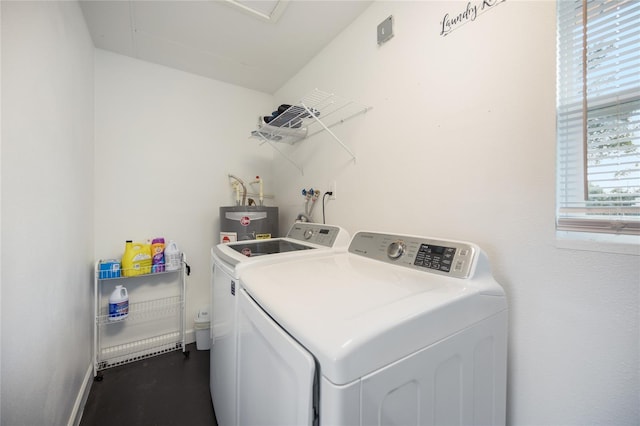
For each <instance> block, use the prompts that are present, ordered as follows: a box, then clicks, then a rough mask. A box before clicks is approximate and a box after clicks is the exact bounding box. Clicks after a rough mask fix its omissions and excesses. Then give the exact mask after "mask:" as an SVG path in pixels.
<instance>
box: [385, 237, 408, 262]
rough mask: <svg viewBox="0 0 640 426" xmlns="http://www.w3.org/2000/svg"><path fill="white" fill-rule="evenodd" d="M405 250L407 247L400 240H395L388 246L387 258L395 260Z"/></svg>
mask: <svg viewBox="0 0 640 426" xmlns="http://www.w3.org/2000/svg"><path fill="white" fill-rule="evenodd" d="M406 249H407V245H406V244H405V243H404V241H402V240H397V241H394V242H392V243H391V244H389V246H388V247H387V256H389V257H390V258H391V259H397V258H399V257H400V256H402V255H403V254H404V252H405V250H406Z"/></svg>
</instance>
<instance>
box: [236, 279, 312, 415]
mask: <svg viewBox="0 0 640 426" xmlns="http://www.w3.org/2000/svg"><path fill="white" fill-rule="evenodd" d="M238 308H239V323H238V325H239V332H240V336H239V345H238V424H240V425H313V424H314V421H315V420H316V419H317V416H316V414H315V412H316V410H315V408H314V404H313V394H314V391H313V386H314V377H315V362H314V359H313V357H312V356H311V354H309V352H307V351H306V350H305V349H304V348H303V347H302V346H300V345H299V344H298V343H297V342H296V341H295V340H293V339H292V338H291V337H290V336H289V335H288V334H287V333H286V332H285V331H284V330H282V329H281V328H280V326H279V325H278V324H276V323H275V322H274V321H273V320H272V319H271V318H270V317H269V316H268V315H267V314H266V313H265V312H264V311H263V310H262V309H261V308H260V307H259V306H258V305H257V304H256V303H255V302H254V301H253V300H252V299H251V298H250V297H249V296H248V294H247V293H246V291H245V290H244V289H242V290H241V291H240V292H239V300H238Z"/></svg>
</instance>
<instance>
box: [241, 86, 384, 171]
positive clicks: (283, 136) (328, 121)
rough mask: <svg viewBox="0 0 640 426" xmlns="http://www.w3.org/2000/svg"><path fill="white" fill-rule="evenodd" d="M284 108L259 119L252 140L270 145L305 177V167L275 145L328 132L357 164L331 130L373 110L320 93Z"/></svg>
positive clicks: (313, 93)
mask: <svg viewBox="0 0 640 426" xmlns="http://www.w3.org/2000/svg"><path fill="white" fill-rule="evenodd" d="M283 107H284V105H281V107H280V109H282V110H280V109H279V110H278V111H274V115H272V116H270V117H268V116H267V117H265V116H261V117H259V118H258V126H257V129H256V130H254V131H252V132H251V136H250V137H252V138H257V139H260V140H261V141H262V143H264V142H267V143H268V144H269V145H271V147H272V148H273V149H275V150H276V151H277V152H278V153H279V154H280V155H282V156H283V157H284V158H285V159H287V160H288V161H289V162H290V163H291V164H293V165H294V166H295V167H296V168H297V169H298V170H300V172H301V173H303V174H304V172H303V169H302V167H301V166H300V165H299V164H297V163H296V162H295V161H294V160H293V159H292V158H291V157H290V156H289V155H287V154H286V153H285V152H284V151H282V150H281V149H280V148H278V146H277V145H276V142H277V143H284V144H288V145H294V144H296V143H297V142H300V141H302V140H303V139H308V138H310V137H312V136H314V135H316V134H318V133H321V132H327V133H328V134H329V135H330V136H331V137H332V138H333V139H334V140H335V141H336V142H337V143H338V144H339V145H340V146H341V147H342V148H343V149H344V150H345V151H346V152H347V153H348V154H349V155H350V156H351V158H352V160H353V161H355V160H356V156H355V154H354V153H353V152H352V151H351V149H350V148H349V147H348V146H347V145H346V144H345V143H344V142H343V141H342V140H341V139H340V138H339V137H338V136H337V135H336V134H335V133H334V132H333V131H332V130H331V128H332V127H334V126H336V125H338V124H342V123H344V122H345V121H347V120H349V119H350V118H353V117H355V116H357V115H360V114H363V113H365V112H367V111H368V110H370V109H371V107H369V106H365V105H362V104H359V103H356V102H355V101H350V100H347V99H343V98H340V97H339V96H336V95H334V94H332V93H326V92H323V91H321V90H318V89H315V90H314V91H313V92H311V93H310V94H308V95H307V96H305V97H304V98H302V99H301V100H300V101H299V102H298V103H297V104H295V105H290V106H288V108H283Z"/></svg>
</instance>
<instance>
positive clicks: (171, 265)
mask: <svg viewBox="0 0 640 426" xmlns="http://www.w3.org/2000/svg"><path fill="white" fill-rule="evenodd" d="M164 262H165V268H166V270H167V271H177V270H178V269H180V265H181V263H182V257H181V256H180V250H179V249H178V245H177V244H176V243H175V242H174V241H173V240H170V241H169V244H167V246H166V247H165V248H164Z"/></svg>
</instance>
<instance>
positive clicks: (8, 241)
mask: <svg viewBox="0 0 640 426" xmlns="http://www.w3.org/2000/svg"><path fill="white" fill-rule="evenodd" d="M1 7H2V230H1V232H2V259H1V264H2V365H1V370H2V384H1V394H2V418H1V423H2V425H18V424H22V425H51V424H56V425H60V424H66V423H67V422H68V421H69V419H72V418H73V417H74V412H73V410H74V408H77V407H78V402H79V401H76V397H77V396H78V395H81V394H82V388H83V384H84V383H85V379H86V378H87V377H88V376H87V374H88V372H90V370H89V367H90V365H91V324H92V321H91V319H92V313H91V303H90V300H91V286H90V285H89V283H90V282H91V276H92V260H93V257H94V254H93V224H94V219H93V45H92V42H91V39H90V36H89V33H88V31H87V28H86V25H85V22H84V19H83V17H82V13H81V11H80V8H79V7H78V5H77V4H76V3H71V2H7V1H3V2H2V3H1Z"/></svg>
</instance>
